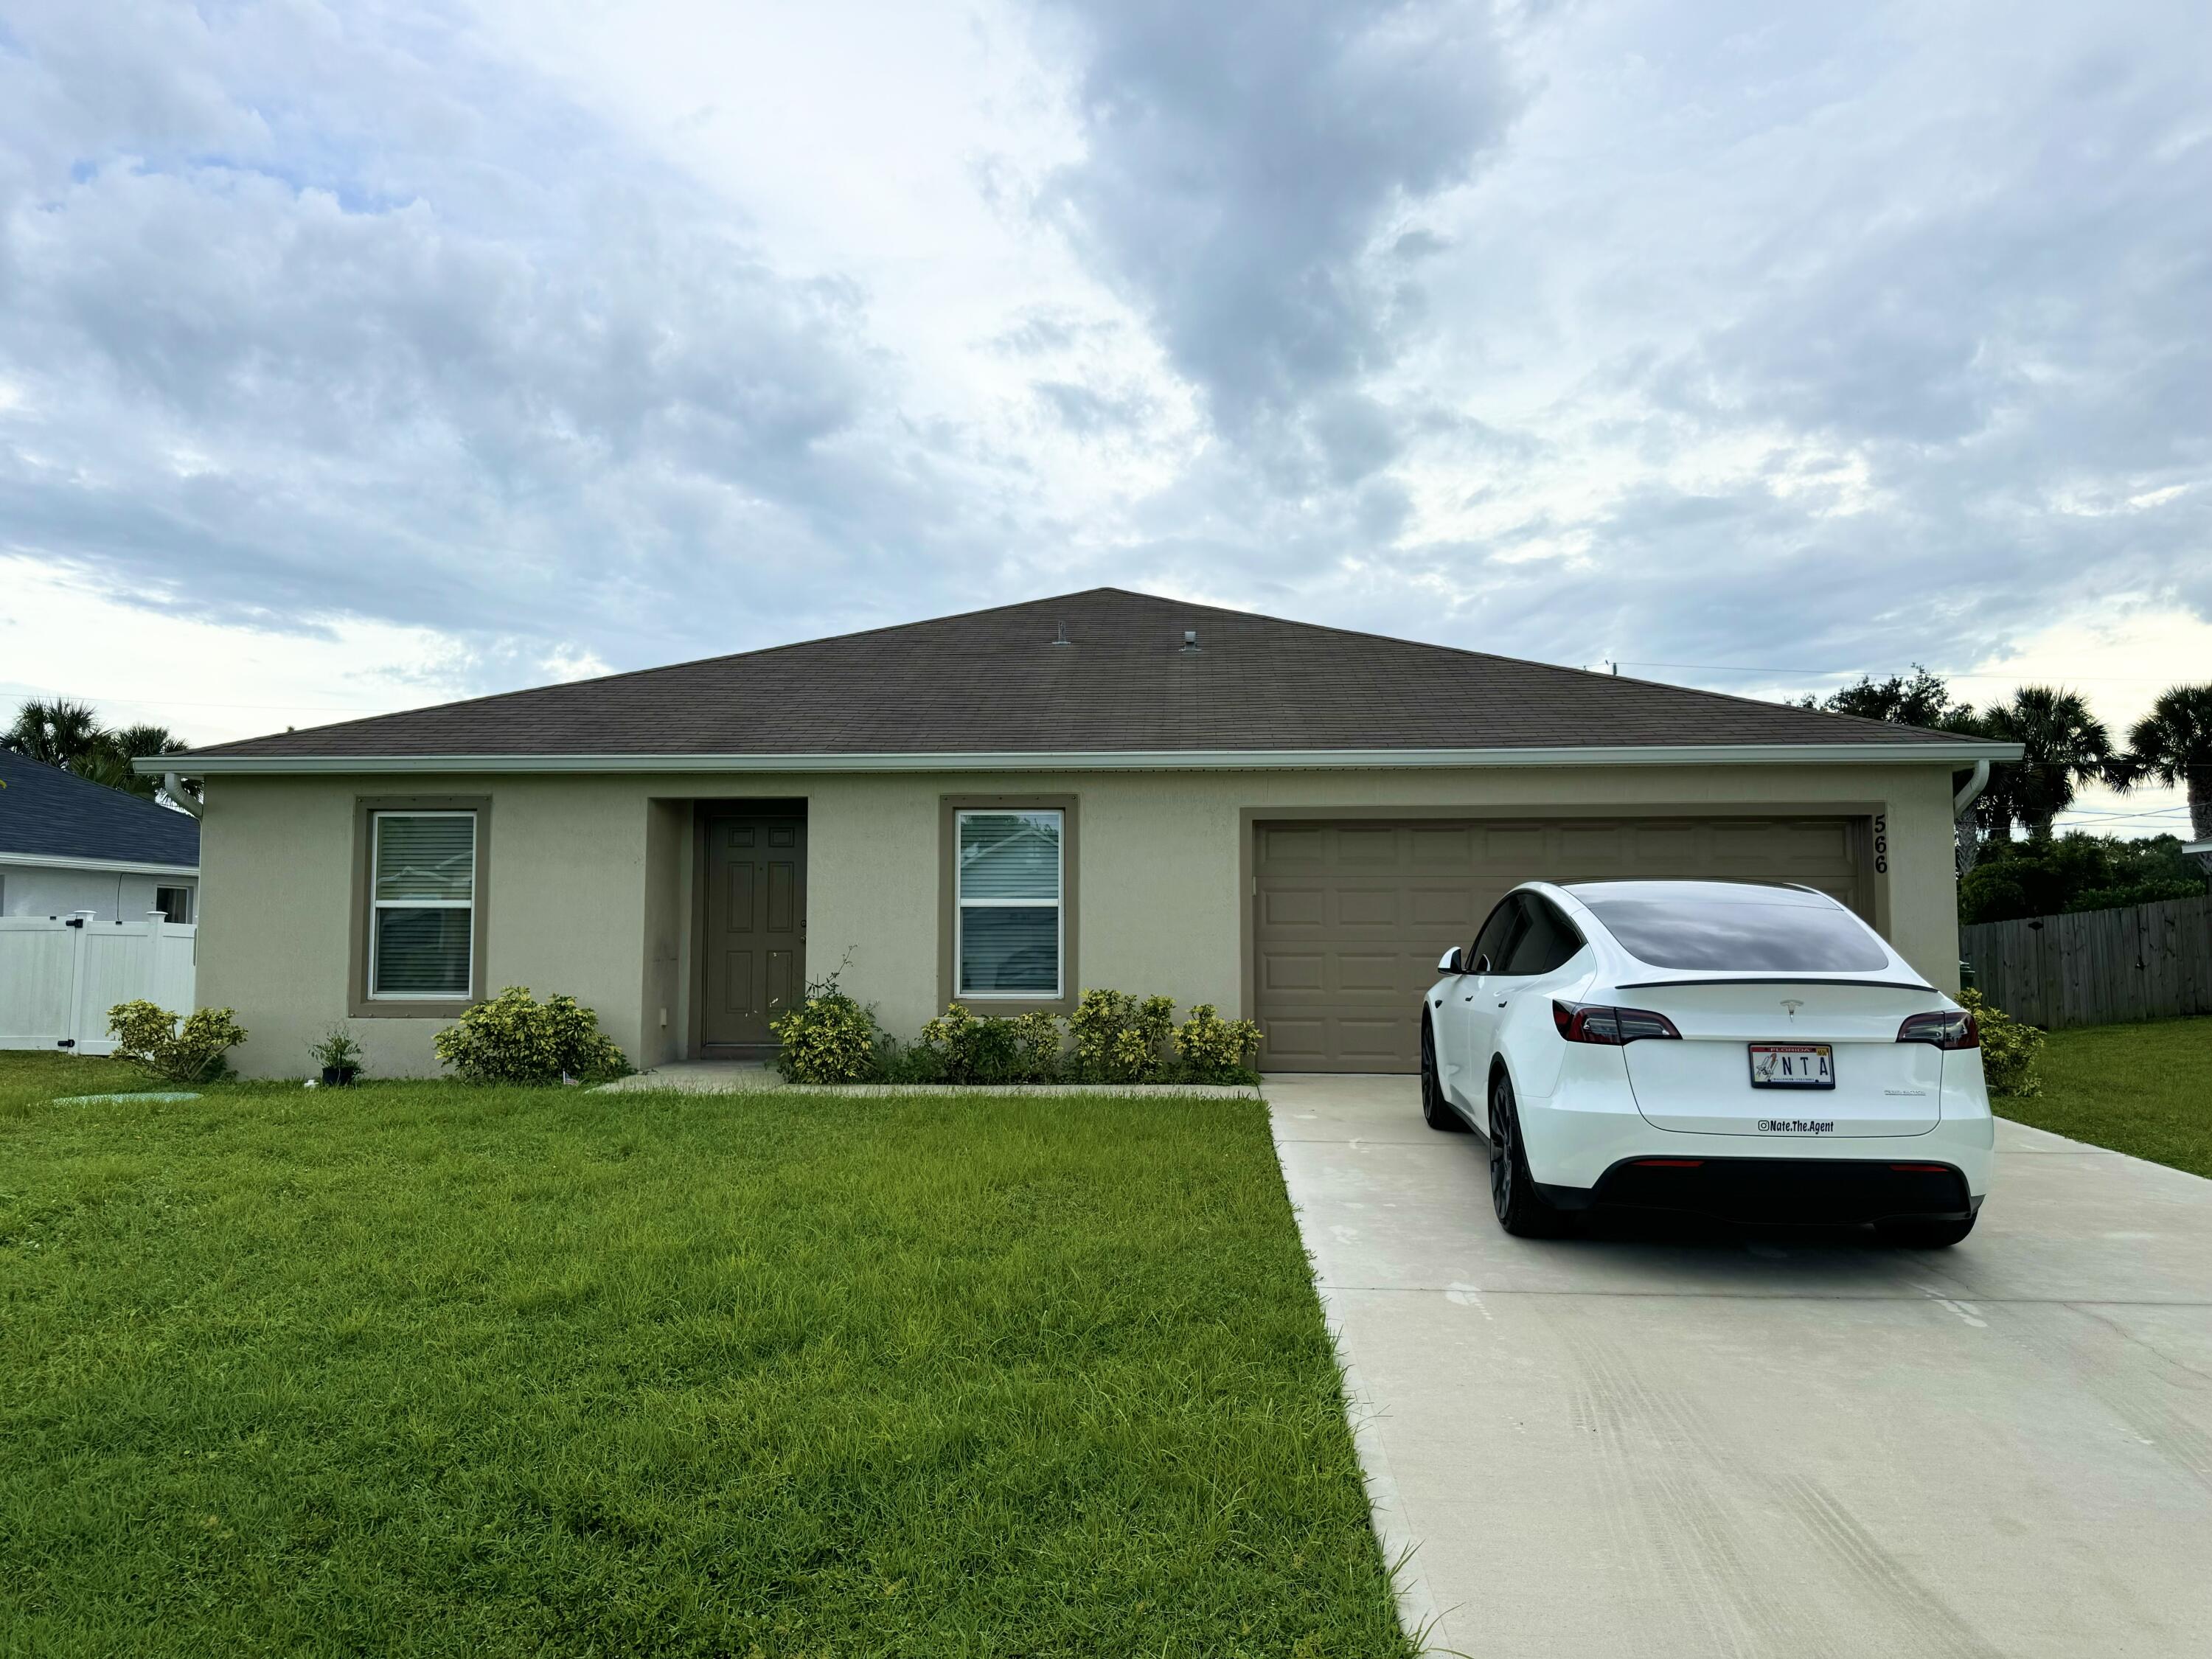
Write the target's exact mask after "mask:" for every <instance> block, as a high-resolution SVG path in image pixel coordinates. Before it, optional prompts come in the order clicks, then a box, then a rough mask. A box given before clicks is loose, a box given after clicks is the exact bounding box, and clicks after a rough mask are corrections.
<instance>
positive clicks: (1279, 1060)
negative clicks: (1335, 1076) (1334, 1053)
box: [1260, 1017, 1340, 1072]
mask: <svg viewBox="0 0 2212 1659" xmlns="http://www.w3.org/2000/svg"><path fill="white" fill-rule="evenodd" d="M1260 1053H1261V1055H1262V1056H1263V1057H1264V1058H1263V1063H1264V1064H1266V1065H1267V1066H1272V1067H1273V1069H1274V1070H1276V1071H1279V1072H1291V1071H1307V1072H1324V1071H1331V1070H1336V1069H1340V1067H1338V1066H1336V1065H1335V1064H1334V1062H1333V1060H1331V1057H1330V1053H1329V1043H1328V1021H1327V1020H1323V1019H1317V1018H1309V1019H1297V1018H1287V1019H1286V1018H1281V1017H1276V1018H1270V1019H1263V1020H1261V1022H1260Z"/></svg>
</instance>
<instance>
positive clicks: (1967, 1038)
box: [1897, 1008, 1982, 1048]
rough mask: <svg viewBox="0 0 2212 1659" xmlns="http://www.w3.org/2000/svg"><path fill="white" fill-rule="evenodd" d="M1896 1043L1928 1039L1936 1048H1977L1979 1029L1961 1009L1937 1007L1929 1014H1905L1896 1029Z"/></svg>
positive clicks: (1964, 1010) (1980, 1038) (1980, 1041)
mask: <svg viewBox="0 0 2212 1659" xmlns="http://www.w3.org/2000/svg"><path fill="white" fill-rule="evenodd" d="M1897 1040H1898V1041H1899V1042H1929V1043H1933V1044H1934V1045H1935V1046H1936V1048H1980V1047H1981V1046H1982V1028H1981V1027H1980V1026H1979V1025H1978V1024H1975V1021H1974V1017H1973V1015H1972V1013H1970V1012H1967V1011H1966V1009H1964V1008H1939V1009H1937V1010H1936V1012H1934V1013H1932V1014H1907V1015H1906V1016H1905V1024H1902V1025H1900V1026H1899V1027H1898V1028H1897Z"/></svg>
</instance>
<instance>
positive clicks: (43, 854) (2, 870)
mask: <svg viewBox="0 0 2212 1659" xmlns="http://www.w3.org/2000/svg"><path fill="white" fill-rule="evenodd" d="M0 784H5V785H6V786H7V787H5V788H0V916H55V917H68V916H72V915H77V914H78V913H79V912H82V911H90V912H91V913H92V914H93V915H94V917H95V918H96V919H97V920H99V921H144V920H145V919H146V917H147V915H148V914H149V913H151V912H158V913H160V914H161V915H162V916H164V917H166V918H167V920H169V921H178V922H193V921H198V920H199V917H198V915H197V909H198V888H199V880H200V827H199V825H198V824H197V823H194V822H193V821H192V819H191V817H187V816H186V815H185V813H182V812H179V811H176V810H175V809H174V808H173V807H167V806H163V805H160V804H159V803H158V802H155V801H150V800H145V799H141V798H140V797H138V796H137V795H132V794H126V793H125V792H124V791H122V790H120V789H111V788H109V787H107V786H106V784H100V783H94V782H92V781H89V780H88V779H85V778H80V777H78V776H76V775H75V774H73V773H70V772H64V771H63V770H62V769H60V768H59V767H58V766H48V765H46V764H45V763H42V762H40V761H34V760H32V759H29V758H28V757H25V756H22V755H18V754H16V753H15V752H14V751H12V750H0Z"/></svg>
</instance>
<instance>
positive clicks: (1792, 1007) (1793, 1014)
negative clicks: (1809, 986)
mask: <svg viewBox="0 0 2212 1659" xmlns="http://www.w3.org/2000/svg"><path fill="white" fill-rule="evenodd" d="M1782 1006H1784V1008H1786V1009H1788V1010H1789V1012H1790V1018H1792V1019H1795V1018H1797V1011H1798V1010H1799V1009H1800V1008H1802V1007H1803V1006H1805V1005H1804V1004H1803V1003H1802V1002H1800V1001H1798V1000H1797V999H1796V998H1795V997H1784V998H1783V999H1782Z"/></svg>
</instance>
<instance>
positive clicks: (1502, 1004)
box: [1498, 997, 1505, 1008]
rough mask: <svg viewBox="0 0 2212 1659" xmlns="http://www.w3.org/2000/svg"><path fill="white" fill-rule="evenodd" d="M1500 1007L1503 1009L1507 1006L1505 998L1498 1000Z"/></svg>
mask: <svg viewBox="0 0 2212 1659" xmlns="http://www.w3.org/2000/svg"><path fill="white" fill-rule="evenodd" d="M1498 1006H1499V1007H1501V1008H1503V1007H1504V1006H1505V999H1504V997H1500V998H1498Z"/></svg>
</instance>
